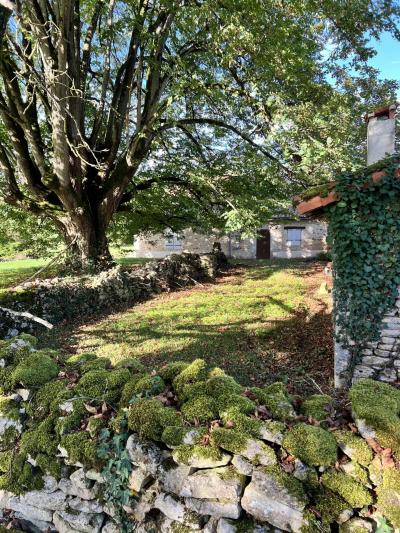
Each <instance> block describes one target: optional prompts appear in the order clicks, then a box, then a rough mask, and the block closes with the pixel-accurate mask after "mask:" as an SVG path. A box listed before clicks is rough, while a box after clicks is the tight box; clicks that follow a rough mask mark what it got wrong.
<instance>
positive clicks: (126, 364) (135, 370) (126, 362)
mask: <svg viewBox="0 0 400 533" xmlns="http://www.w3.org/2000/svg"><path fill="white" fill-rule="evenodd" d="M114 367H115V368H128V369H129V371H130V373H131V374H142V373H144V371H145V370H146V367H145V366H144V364H143V363H141V362H140V361H139V359H134V358H133V357H128V358H127V359H122V360H121V361H118V363H116V364H115V365H114Z"/></svg>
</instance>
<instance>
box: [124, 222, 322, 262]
mask: <svg viewBox="0 0 400 533" xmlns="http://www.w3.org/2000/svg"><path fill="white" fill-rule="evenodd" d="M287 227H298V228H301V229H302V242H301V246H300V247H291V246H289V245H288V243H287V239H286V231H285V230H286V228H287ZM260 229H269V230H270V236H271V245H270V246H271V247H270V250H271V258H283V259H287V258H307V257H316V256H318V254H320V253H321V252H324V251H326V233H327V226H326V223H325V222H319V221H304V222H303V221H301V222H299V221H293V222H292V221H288V222H287V223H285V224H283V223H279V224H268V225H265V226H262V227H261V228H260ZM215 241H218V242H219V243H220V244H221V248H222V251H223V252H224V254H225V255H227V256H228V257H234V258H237V259H255V258H256V246H257V239H256V238H240V237H238V236H237V235H235V234H231V235H229V236H227V235H222V236H221V235H218V234H217V233H215V234H213V235H203V234H199V233H195V232H194V231H193V230H190V229H189V230H185V231H184V232H183V239H182V241H181V242H182V246H181V248H180V249H179V250H172V249H171V248H169V247H168V246H167V239H166V238H165V236H163V235H161V234H155V235H151V236H147V235H139V236H137V237H136V238H135V241H134V246H133V257H152V258H162V257H166V256H168V255H169V254H171V253H173V252H174V251H175V252H176V251H182V252H191V253H208V252H209V251H210V250H211V249H212V245H213V243H214V242H215Z"/></svg>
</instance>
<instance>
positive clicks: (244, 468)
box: [232, 455, 253, 476]
mask: <svg viewBox="0 0 400 533" xmlns="http://www.w3.org/2000/svg"><path fill="white" fill-rule="evenodd" d="M232 465H233V466H234V467H235V468H236V470H237V471H238V472H239V474H243V475H244V476H251V474H252V472H253V465H252V464H251V463H250V462H249V461H248V460H247V459H245V458H244V457H243V456H242V455H234V456H233V459H232Z"/></svg>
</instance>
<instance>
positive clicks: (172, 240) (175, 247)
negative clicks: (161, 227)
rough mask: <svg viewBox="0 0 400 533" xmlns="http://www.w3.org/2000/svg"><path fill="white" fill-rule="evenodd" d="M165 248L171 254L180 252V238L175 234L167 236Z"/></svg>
mask: <svg viewBox="0 0 400 533" xmlns="http://www.w3.org/2000/svg"><path fill="white" fill-rule="evenodd" d="M165 247H166V249H167V250H169V251H171V252H179V251H181V250H182V237H180V235H178V234H177V233H171V234H170V235H167V237H166V239H165Z"/></svg>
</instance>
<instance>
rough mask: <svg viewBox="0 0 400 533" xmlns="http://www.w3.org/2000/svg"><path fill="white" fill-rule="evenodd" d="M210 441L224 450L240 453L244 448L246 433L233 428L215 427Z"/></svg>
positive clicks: (247, 438)
mask: <svg viewBox="0 0 400 533" xmlns="http://www.w3.org/2000/svg"><path fill="white" fill-rule="evenodd" d="M211 438H212V442H213V444H214V445H215V446H219V447H220V448H223V449H224V450H227V451H228V452H232V453H238V454H240V453H241V452H242V451H243V450H245V449H246V446H247V442H248V440H249V437H248V435H246V434H245V433H242V432H240V431H237V430H234V429H225V428H217V429H215V430H214V431H213V432H212V434H211Z"/></svg>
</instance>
